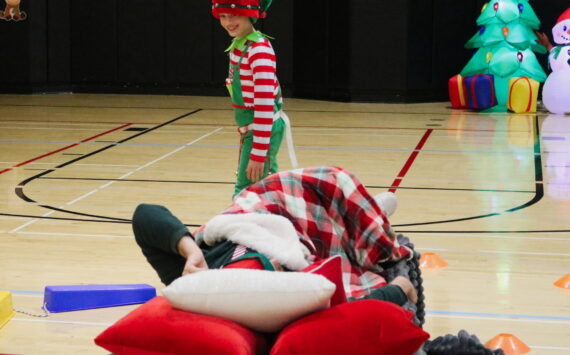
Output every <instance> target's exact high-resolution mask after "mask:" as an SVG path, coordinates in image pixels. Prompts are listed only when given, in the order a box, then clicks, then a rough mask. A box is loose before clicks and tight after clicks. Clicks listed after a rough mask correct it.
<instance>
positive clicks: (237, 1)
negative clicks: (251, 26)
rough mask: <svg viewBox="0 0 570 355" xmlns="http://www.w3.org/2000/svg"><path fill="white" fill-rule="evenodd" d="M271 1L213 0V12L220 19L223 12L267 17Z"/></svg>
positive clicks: (255, 17) (252, 16)
mask: <svg viewBox="0 0 570 355" xmlns="http://www.w3.org/2000/svg"><path fill="white" fill-rule="evenodd" d="M271 2H272V0H212V14H213V15H214V17H215V18H218V19H219V18H220V14H221V13H229V14H233V15H237V16H246V17H250V18H253V19H258V18H265V16H266V11H267V9H268V8H269V6H271Z"/></svg>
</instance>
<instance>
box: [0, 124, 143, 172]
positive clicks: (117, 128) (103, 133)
mask: <svg viewBox="0 0 570 355" xmlns="http://www.w3.org/2000/svg"><path fill="white" fill-rule="evenodd" d="M130 125H132V123H125V124H123V125H121V126H119V127H115V128H113V129H110V130H108V131H105V132H102V133H99V134H97V135H95V136H93V137H89V138H85V139H84V140H82V141H79V143H74V144H71V145H68V146H66V147H63V148H60V149H58V150H54V151H52V152H49V153H46V154H43V155H40V156H38V157H35V158H32V159H30V160H26V161H25V162H22V163H19V164H16V165H14V166H13V167H11V168H8V169H4V170H0V174H3V173H6V172H8V171H10V170H12V169H13V168H18V167H20V166H23V165H26V164H29V163H31V162H34V161H36V160H39V159H42V158H45V157H47V156H50V155H53V154H55V153H59V152H62V151H64V150H67V149H69V148H73V147H76V146H78V145H79V144H81V143H85V142H89V141H91V140H93V139H95V138H99V137H101V136H104V135H106V134H109V133H112V132H115V131H118V130H120V129H123V128H125V127H128V126H130Z"/></svg>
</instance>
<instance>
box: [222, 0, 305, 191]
mask: <svg viewBox="0 0 570 355" xmlns="http://www.w3.org/2000/svg"><path fill="white" fill-rule="evenodd" d="M271 1H272V0H213V1H212V14H213V15H214V17H215V18H217V19H219V20H220V24H221V25H222V27H223V28H224V29H225V30H226V31H228V34H229V35H230V36H231V37H233V38H234V39H233V42H232V44H231V45H230V47H229V48H228V49H227V51H228V52H229V56H230V67H229V75H228V78H227V79H226V86H227V88H228V91H229V92H230V96H231V100H232V106H233V107H234V118H235V121H236V124H237V125H238V132H239V134H240V138H241V141H240V152H239V161H238V171H237V181H236V185H235V191H234V196H235V195H237V194H238V193H239V192H240V191H241V190H243V189H244V188H246V187H247V186H249V185H251V184H252V183H254V182H256V181H259V180H261V179H262V178H264V177H265V176H267V175H269V174H273V173H275V172H277V171H278V166H277V152H278V151H279V147H280V145H281V141H282V139H283V136H284V133H285V130H286V129H287V128H288V125H289V122H288V121H289V120H288V118H287V115H285V113H284V112H283V111H282V109H281V108H282V106H283V100H282V97H281V88H280V86H279V81H278V80H277V76H276V58H275V52H274V51H273V48H272V46H271V43H270V42H269V40H268V37H267V36H265V35H263V34H262V33H261V32H259V31H256V30H255V28H254V27H253V25H254V24H255V23H256V21H257V19H258V18H264V17H265V16H266V11H267V9H268V8H269V6H270V5H271ZM288 131H289V130H288ZM288 133H289V132H288ZM287 136H288V137H290V135H289V134H288V135H287ZM288 143H291V142H290V140H289V142H288ZM288 146H289V147H290V148H291V147H292V144H288ZM290 155H291V151H290ZM291 161H292V163H293V165H294V166H295V165H296V163H295V162H294V155H291Z"/></svg>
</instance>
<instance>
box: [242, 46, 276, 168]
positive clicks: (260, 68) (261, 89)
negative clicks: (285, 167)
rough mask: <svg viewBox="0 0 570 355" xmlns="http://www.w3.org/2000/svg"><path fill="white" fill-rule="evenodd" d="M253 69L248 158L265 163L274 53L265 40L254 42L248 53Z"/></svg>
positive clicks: (272, 97) (272, 98)
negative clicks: (250, 140)
mask: <svg viewBox="0 0 570 355" xmlns="http://www.w3.org/2000/svg"><path fill="white" fill-rule="evenodd" d="M248 61H249V66H250V67H251V70H252V72H253V106H254V117H253V147H252V149H251V155H250V159H251V160H254V161H258V162H265V158H266V156H267V152H268V150H269V140H270V138H271V129H272V127H273V106H274V102H275V95H276V88H277V76H276V74H275V73H276V66H277V64H276V59H275V52H274V51H273V48H272V47H271V44H270V43H269V41H268V40H267V39H264V40H262V41H260V42H257V43H254V44H253V45H252V46H251V47H250V49H249V53H248Z"/></svg>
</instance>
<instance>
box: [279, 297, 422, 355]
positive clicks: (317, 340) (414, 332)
mask: <svg viewBox="0 0 570 355" xmlns="http://www.w3.org/2000/svg"><path fill="white" fill-rule="evenodd" d="M412 316H413V315H412V313H411V312H409V311H406V310H404V309H403V308H401V307H399V306H397V305H395V304H393V303H389V302H384V301H376V300H363V301H355V302H350V303H345V304H341V305H338V306H336V307H332V308H329V309H327V310H324V311H321V312H318V313H313V314H311V315H309V316H307V317H304V318H301V319H299V320H297V321H295V322H293V323H291V324H289V325H288V326H287V327H285V329H283V330H282V331H281V333H280V334H279V335H278V337H277V340H276V342H275V344H274V345H273V348H272V349H271V353H270V355H292V354H311V355H321V354H322V355H325V354H326V355H329V354H358V355H368V354H370V355H379V354H386V355H394V354H397V355H408V354H409V355H411V354H413V353H415V352H416V351H418V349H419V348H420V346H422V344H423V343H424V342H425V341H426V340H427V339H428V338H429V334H428V333H426V332H424V331H423V330H422V329H421V328H419V327H418V326H417V325H415V324H414V323H413V322H412Z"/></svg>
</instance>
